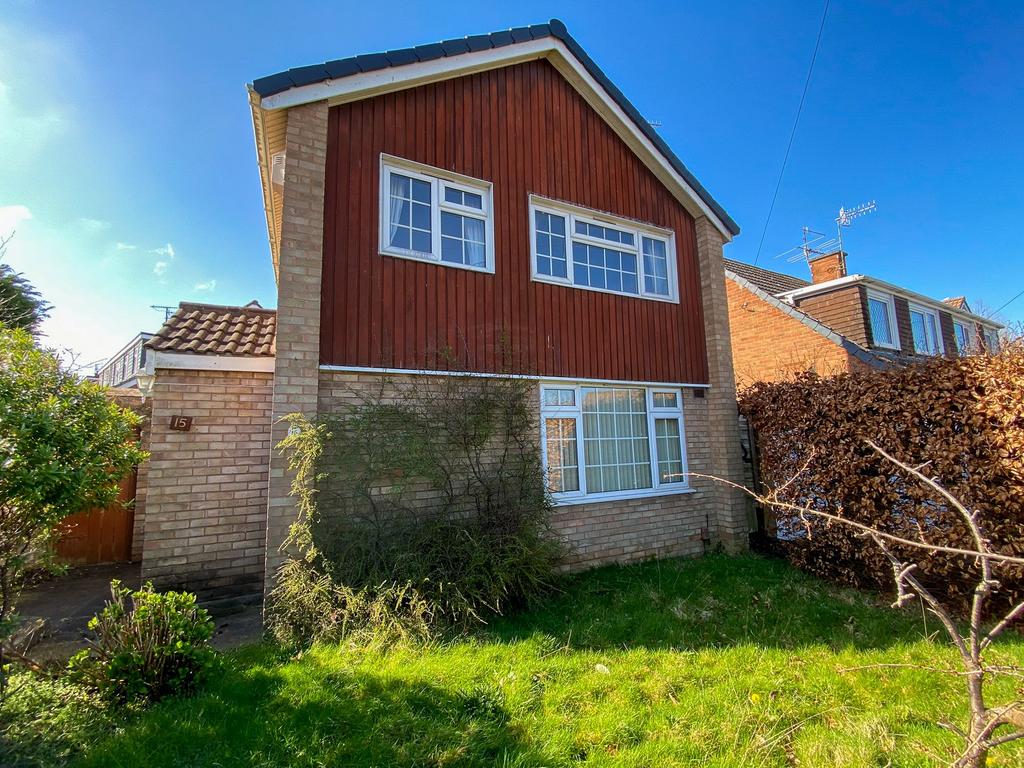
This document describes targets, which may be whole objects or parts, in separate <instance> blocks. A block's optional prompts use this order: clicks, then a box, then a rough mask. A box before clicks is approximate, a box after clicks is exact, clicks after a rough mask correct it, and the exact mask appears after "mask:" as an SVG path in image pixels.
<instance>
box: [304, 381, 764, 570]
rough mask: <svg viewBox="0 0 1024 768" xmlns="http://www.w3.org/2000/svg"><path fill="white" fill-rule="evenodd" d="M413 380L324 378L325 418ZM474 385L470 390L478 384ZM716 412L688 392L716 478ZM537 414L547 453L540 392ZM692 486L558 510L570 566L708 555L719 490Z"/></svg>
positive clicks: (700, 453) (697, 462)
mask: <svg viewBox="0 0 1024 768" xmlns="http://www.w3.org/2000/svg"><path fill="white" fill-rule="evenodd" d="M415 378H416V379H418V380H419V381H418V382H417V383H416V385H415V386H416V387H420V388H422V387H428V386H431V382H432V381H433V382H437V384H436V386H437V387H438V388H440V387H444V386H448V385H449V381H447V380H442V377H430V376H417V377H415ZM410 379H411V377H409V376H383V375H381V374H372V373H345V372H340V371H323V372H321V374H320V395H319V409H320V411H321V412H322V413H339V412H341V411H342V410H343V409H344V408H345V407H346V406H347V405H352V404H358V403H359V402H363V401H365V400H366V399H376V398H381V399H383V400H385V401H386V400H388V399H399V398H404V397H406V396H407V393H408V391H409V390H408V387H409V384H410ZM467 381H468V382H470V384H469V385H470V386H471V382H472V379H468V380H467ZM708 394H710V393H709V392H708ZM711 405H712V401H711V398H710V397H707V396H705V397H696V396H695V395H694V390H693V389H684V390H683V423H684V429H685V431H686V452H687V462H688V467H689V471H691V472H696V473H701V474H715V470H714V466H713V461H712V448H713V444H714V442H715V440H714V436H712V435H710V434H709V422H710V409H711ZM534 408H535V409H536V414H537V418H536V423H537V425H538V432H537V434H536V435H535V439H536V444H537V449H538V450H540V434H539V424H540V401H539V389H538V399H537V400H536V401H535V402H534ZM731 426H732V431H731V432H730V433H729V435H728V437H729V439H730V440H731V441H735V442H736V444H737V446H738V444H739V441H738V435H737V429H736V416H735V413H733V414H732V423H731ZM741 471H742V470H741ZM691 486H692V487H693V489H694V490H693V492H690V493H684V494H675V495H670V496H655V497H648V498H641V499H630V500H626V501H601V502H592V503H584V504H572V505H561V506H558V507H556V508H555V513H554V515H553V517H552V526H553V528H554V530H555V532H556V533H557V534H558V535H559V536H560V537H561V538H562V539H563V541H564V542H565V543H566V545H567V546H568V548H569V554H568V557H567V558H566V561H565V565H566V567H567V568H569V569H574V570H575V569H580V568H584V567H590V566H594V565H600V564H602V563H609V562H630V561H634V560H641V559H644V558H650V557H669V556H682V555H698V554H701V553H703V552H704V551H705V543H704V542H703V541H702V539H703V538H704V536H705V535H706V536H708V537H709V538H710V539H712V540H714V541H718V538H717V536H718V535H719V534H720V531H721V528H722V525H721V523H722V521H721V506H720V505H721V497H720V495H719V493H718V491H719V488H720V486H719V485H718V484H716V483H714V482H712V481H708V480H703V479H700V478H694V479H693V480H692V482H691ZM425 501H426V499H425ZM742 509H743V514H744V517H743V519H742V521H741V523H740V527H741V528H742V530H743V534H742V538H743V539H744V540H745V538H746V535H747V532H748V530H749V521H748V518H747V517H746V516H745V514H746V509H745V507H743V508H742ZM723 543H726V542H723Z"/></svg>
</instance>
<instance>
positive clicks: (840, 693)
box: [78, 556, 1024, 768]
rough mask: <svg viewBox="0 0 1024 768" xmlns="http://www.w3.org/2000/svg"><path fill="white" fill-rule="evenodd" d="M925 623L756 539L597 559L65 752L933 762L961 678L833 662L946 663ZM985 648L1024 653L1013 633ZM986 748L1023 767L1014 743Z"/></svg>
mask: <svg viewBox="0 0 1024 768" xmlns="http://www.w3.org/2000/svg"><path fill="white" fill-rule="evenodd" d="M937 631H938V627H937V625H936V623H935V622H928V623H927V624H926V623H925V622H924V620H923V619H922V616H921V613H920V609H919V608H917V609H915V610H908V611H906V612H903V613H896V612H894V611H892V610H890V609H889V608H888V607H887V605H886V604H885V602H884V601H882V600H879V599H877V598H873V597H872V596H870V595H865V594H861V593H856V592H852V591H846V590H838V589H836V588H834V587H831V586H828V585H826V584H824V583H822V582H819V581H816V580H814V579H812V578H809V577H807V576H803V575H801V574H799V573H797V572H795V571H793V570H792V569H790V568H789V567H788V566H787V565H785V564H784V563H782V562H777V561H768V560H763V559H760V558H756V557H752V556H751V557H742V558H729V557H724V556H723V557H709V558H706V559H703V560H682V561H664V562H660V563H649V564H645V565H641V566H635V567H628V568H606V569H602V570H599V571H595V572H591V573H588V574H585V575H583V576H580V577H577V578H575V579H573V580H571V581H568V582H567V583H566V584H565V585H564V592H562V593H561V594H560V595H557V596H555V597H554V598H552V599H550V600H548V601H547V602H545V603H544V604H543V605H542V606H539V607H537V608H536V609H535V610H533V611H531V612H528V613H525V614H522V615H520V616H517V617H515V618H509V619H503V620H500V621H497V622H495V623H493V624H492V625H491V626H490V627H489V628H487V629H486V630H485V631H483V632H481V633H479V634H477V635H476V636H474V637H472V638H470V639H464V640H460V641H457V642H453V643H449V644H443V645H437V646H434V647H430V648H426V649H424V648H420V647H401V648H397V649H392V650H391V651H389V652H385V653H382V652H377V651H372V650H365V649H362V650H359V649H349V648H338V647H330V648H319V649H316V650H314V651H312V652H309V653H306V654H304V655H303V656H302V657H301V658H299V659H295V660H289V659H287V658H283V657H282V656H281V655H280V652H279V651H275V650H274V649H272V648H269V647H255V648H248V649H244V650H242V651H239V652H237V653H236V654H234V655H232V656H231V657H229V663H228V664H227V665H226V669H225V671H224V672H223V673H222V674H220V676H219V677H218V679H217V680H216V681H215V682H214V683H213V685H212V686H211V687H210V688H209V690H208V691H207V692H206V693H204V694H203V695H200V696H198V697H196V698H193V699H187V700H177V701H168V702H166V703H164V704H162V705H160V706H157V707H155V708H154V709H152V710H151V711H149V712H147V713H145V714H144V715H141V716H139V717H138V718H136V719H135V720H134V721H132V722H130V723H128V724H126V725H125V726H124V727H122V728H119V729H118V730H117V731H116V732H115V733H114V734H113V735H112V736H108V737H105V738H104V739H103V740H100V741H99V743H97V744H94V745H93V746H91V747H90V748H89V749H88V751H87V753H86V755H85V756H84V758H83V759H82V760H81V761H80V763H78V764H79V765H83V766H125V767H126V768H127V767H128V766H131V767H132V768H141V767H143V766H223V767H225V768H226V767H227V766H267V767H268V768H269V767H270V766H273V767H274V768H279V767H280V766H310V768H313V767H314V766H316V767H320V766H743V767H744V768H746V767H753V766H794V765H798V766H810V767H812V768H817V767H818V766H851V767H853V766H857V768H862V767H863V766H889V765H891V766H937V765H945V764H948V762H949V761H950V759H951V758H952V757H953V756H954V755H955V748H956V738H955V737H953V736H952V735H950V734H949V733H947V732H946V731H943V730H942V729H940V728H938V727H937V726H936V725H935V722H936V721H937V720H941V719H950V718H952V719H954V720H956V721H962V720H963V718H964V715H965V712H966V708H965V707H964V705H963V697H962V694H961V690H960V687H959V686H960V681H959V680H958V679H956V678H953V677H951V676H946V675H940V674H935V673H930V672H925V671H918V670H906V669H894V668H874V669H861V670H856V669H854V670H852V671H851V669H850V668H855V667H862V666H864V665H871V664H894V663H895V664H899V663H905V662H919V663H922V664H926V665H932V666H934V665H943V664H945V663H947V662H949V661H951V660H952V658H953V657H952V654H951V653H949V652H948V651H947V649H946V647H945V645H944V644H943V642H942V638H941V635H936V636H935V639H934V641H932V640H928V639H927V637H928V636H929V635H931V634H932V633H935V632H937ZM997 656H998V657H999V658H1000V659H1003V660H1006V661H1011V660H1012V661H1017V662H1024V641H1021V640H1018V639H1016V638H1014V639H1008V640H1007V641H1006V642H1004V643H1003V644H1002V645H1001V646H1000V647H999V649H998V653H997ZM1012 690H1013V687H1012V685H1010V684H1007V685H1003V686H1001V687H1000V689H999V691H998V695H999V696H1002V695H1006V694H1007V693H1012ZM993 693H994V695H993V697H992V698H993V699H994V700H997V697H996V695H995V694H996V692H995V691H994V692H993ZM992 764H993V765H1006V766H1010V765H1021V764H1024V749H1022V748H1017V747H1011V748H1006V749H1004V750H1003V751H1002V752H997V753H996V755H995V759H994V760H993V763H992Z"/></svg>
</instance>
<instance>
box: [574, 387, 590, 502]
mask: <svg viewBox="0 0 1024 768" xmlns="http://www.w3.org/2000/svg"><path fill="white" fill-rule="evenodd" d="M573 389H574V391H575V393H576V394H575V395H574V397H575V399H576V413H575V414H574V418H575V419H576V466H578V467H579V468H580V470H579V472H580V482H579V486H580V495H582V496H583V497H586V495H587V466H586V464H585V463H584V456H585V454H584V451H583V441H584V440H585V439H586V436H585V435H584V434H583V388H582V387H574V388H573Z"/></svg>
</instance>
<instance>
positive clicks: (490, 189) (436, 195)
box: [378, 152, 494, 274]
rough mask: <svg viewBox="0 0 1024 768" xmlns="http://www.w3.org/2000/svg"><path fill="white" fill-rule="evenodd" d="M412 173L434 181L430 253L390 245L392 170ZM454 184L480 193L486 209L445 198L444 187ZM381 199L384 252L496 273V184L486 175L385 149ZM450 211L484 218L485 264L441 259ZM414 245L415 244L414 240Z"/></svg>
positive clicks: (381, 250)
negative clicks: (474, 175) (469, 173)
mask: <svg viewBox="0 0 1024 768" xmlns="http://www.w3.org/2000/svg"><path fill="white" fill-rule="evenodd" d="M392 172H395V173H398V174H400V175H402V176H409V177H411V178H414V179H419V180H421V181H425V182H427V183H428V184H430V239H431V244H430V253H429V254H428V253H421V252H419V251H413V250H411V249H410V250H406V249H404V248H395V247H393V246H391V245H390V242H389V241H390V239H391V238H390V236H389V233H390V230H391V173H392ZM445 187H452V188H453V189H458V190H460V191H462V192H470V193H472V194H474V195H480V198H481V200H482V201H483V210H480V209H477V208H470V207H468V206H464V205H458V204H456V203H449V202H447V201H446V200H445V199H444V188H445ZM378 197H379V199H378V220H379V223H380V226H379V228H378V237H379V243H378V252H379V253H380V254H381V255H382V256H394V257H396V258H399V259H412V260H414V261H425V262H427V263H429V264H439V265H441V266H443V267H454V268H456V269H468V270H470V271H472V272H486V273H488V274H494V185H493V184H492V183H491V182H489V181H484V180H483V179H474V178H472V177H471V176H463V175H462V174H459V173H452V172H451V171H446V170H444V169H441V168H434V167H432V166H429V165H424V164H423V163H416V162H413V161H412V160H406V159H404V158H401V157H395V156H394V155H388V154H385V153H383V152H382V153H381V156H380V194H379V196H378ZM442 211H448V212H450V213H457V214H459V215H460V216H469V217H471V218H475V219H479V220H481V221H483V222H484V238H485V240H486V243H484V266H483V267H477V266H474V265H472V264H456V263H454V262H451V261H443V260H442V259H441V212H442ZM410 245H411V244H410Z"/></svg>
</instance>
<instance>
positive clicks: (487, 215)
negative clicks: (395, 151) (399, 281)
mask: <svg viewBox="0 0 1024 768" xmlns="http://www.w3.org/2000/svg"><path fill="white" fill-rule="evenodd" d="M493 209H494V206H493V203H492V198H491V185H490V184H489V183H488V182H485V181H480V180H478V179H472V178H469V177H467V176H459V175H456V174H452V173H448V172H447V171H443V170H441V169H439V168H431V167H430V166H426V165H421V164H419V163H412V162H410V161H407V160H401V159H399V158H396V157H391V156H389V155H381V200H380V252H381V253H383V254H386V255H388V256H399V257H402V258H407V259H420V260H422V261H433V262H437V263H440V264H445V265H448V266H453V267H462V268H464V269H474V270H477V271H482V272H493V271H494V218H493Z"/></svg>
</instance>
